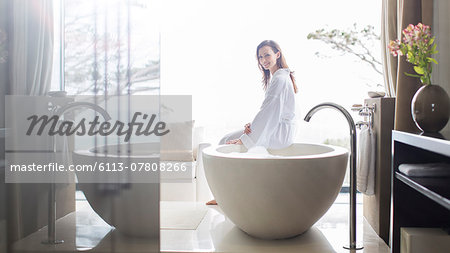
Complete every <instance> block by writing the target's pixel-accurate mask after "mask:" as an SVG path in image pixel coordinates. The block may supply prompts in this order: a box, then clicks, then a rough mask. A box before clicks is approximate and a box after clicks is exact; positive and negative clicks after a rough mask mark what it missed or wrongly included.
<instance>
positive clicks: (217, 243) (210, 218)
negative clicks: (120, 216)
mask: <svg viewBox="0 0 450 253" xmlns="http://www.w3.org/2000/svg"><path fill="white" fill-rule="evenodd" d="M347 201H348V194H341V195H340V196H339V197H338V199H337V201H336V203H335V204H333V206H332V207H331V208H330V210H329V211H328V212H327V213H326V214H325V215H324V216H323V217H322V218H321V219H320V220H319V221H318V222H317V223H316V224H315V225H314V226H313V227H312V228H311V229H310V230H308V231H307V232H306V233H304V234H303V235H300V236H297V237H294V238H291V239H287V240H260V239H256V238H253V237H251V236H249V235H247V234H245V233H244V232H242V231H241V230H240V229H239V228H237V227H236V226H235V225H234V224H233V223H232V222H231V221H230V220H229V219H227V217H226V216H225V215H224V214H223V213H222V211H221V210H220V207H218V206H216V207H208V208H209V211H208V213H207V214H206V216H205V218H204V219H203V221H202V222H201V223H200V225H199V226H198V228H197V229H196V230H161V250H162V251H183V252H212V251H217V252H312V253H313V252H350V251H348V250H345V249H343V245H344V244H347V243H348V238H349V233H348V209H349V206H348V204H347ZM177 204H178V205H179V208H182V206H183V205H194V204H195V205H198V206H199V208H203V207H204V206H203V205H204V203H203V202H202V203H193V202H177ZM161 205H164V203H163V202H162V203H161ZM172 205H173V204H172ZM357 212H358V214H360V215H358V227H357V239H358V241H359V242H361V243H362V244H363V245H364V249H363V250H359V251H356V252H365V253H367V252H369V253H370V252H380V253H384V252H389V248H388V246H387V245H386V244H385V243H384V242H383V241H382V240H381V239H380V238H379V237H378V236H377V235H376V233H375V232H374V231H373V229H372V228H371V227H370V225H369V224H368V223H367V222H366V221H365V220H364V219H363V218H362V215H361V214H362V205H361V204H358V210H357Z"/></svg>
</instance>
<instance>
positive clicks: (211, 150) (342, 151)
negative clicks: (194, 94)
mask: <svg viewBox="0 0 450 253" xmlns="http://www.w3.org/2000/svg"><path fill="white" fill-rule="evenodd" d="M298 144H301V145H313V146H321V147H327V148H331V149H332V150H331V151H328V152H324V153H320V154H312V155H295V156H273V157H243V156H242V157H238V156H236V153H234V152H233V153H223V152H220V151H218V150H217V149H219V148H221V147H225V146H231V145H239V144H223V145H215V146H210V147H207V148H205V149H204V150H203V154H204V155H207V156H212V157H217V158H230V159H245V160H299V159H300V160H304V159H318V158H327V157H336V156H341V155H346V154H347V155H348V154H349V153H350V152H349V150H347V149H346V148H343V147H339V146H334V145H328V144H321V143H308V142H296V143H292V144H291V146H292V145H298ZM289 147H290V146H289ZM287 148H288V147H287Z"/></svg>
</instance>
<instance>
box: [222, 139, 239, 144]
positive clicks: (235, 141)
mask: <svg viewBox="0 0 450 253" xmlns="http://www.w3.org/2000/svg"><path fill="white" fill-rule="evenodd" d="M226 144H239V145H242V141H241V139H235V140H231V141H227V143H226Z"/></svg>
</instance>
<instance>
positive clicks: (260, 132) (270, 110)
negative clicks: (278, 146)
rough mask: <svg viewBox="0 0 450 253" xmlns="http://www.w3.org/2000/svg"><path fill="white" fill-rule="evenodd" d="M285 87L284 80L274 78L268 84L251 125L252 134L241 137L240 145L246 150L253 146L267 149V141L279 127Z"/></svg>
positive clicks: (277, 77)
mask: <svg viewBox="0 0 450 253" xmlns="http://www.w3.org/2000/svg"><path fill="white" fill-rule="evenodd" d="M285 87H286V80H285V78H283V77H279V76H276V77H274V79H273V80H272V82H271V83H270V86H269V87H268V89H267V91H266V96H265V99H264V101H263V104H262V106H261V108H260V109H259V112H258V114H256V116H255V119H254V120H253V121H252V123H251V126H250V128H251V130H252V132H251V133H249V134H243V135H241V137H240V139H241V141H242V144H244V145H245V147H246V148H247V149H250V148H252V147H253V146H264V147H266V148H269V147H268V145H269V141H270V138H271V137H272V135H273V133H274V132H275V131H276V129H277V128H278V126H279V123H280V119H281V112H282V110H283V104H284V101H283V97H284V96H283V91H284V90H285Z"/></svg>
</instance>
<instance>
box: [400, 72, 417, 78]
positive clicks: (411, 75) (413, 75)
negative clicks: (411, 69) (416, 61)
mask: <svg viewBox="0 0 450 253" xmlns="http://www.w3.org/2000/svg"><path fill="white" fill-rule="evenodd" d="M404 74H405V75H407V76H410V77H419V78H420V76H419V75H416V74H410V73H406V72H404Z"/></svg>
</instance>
